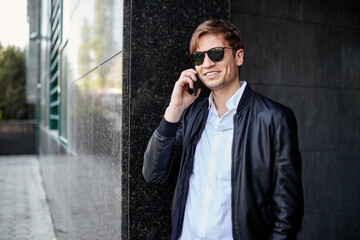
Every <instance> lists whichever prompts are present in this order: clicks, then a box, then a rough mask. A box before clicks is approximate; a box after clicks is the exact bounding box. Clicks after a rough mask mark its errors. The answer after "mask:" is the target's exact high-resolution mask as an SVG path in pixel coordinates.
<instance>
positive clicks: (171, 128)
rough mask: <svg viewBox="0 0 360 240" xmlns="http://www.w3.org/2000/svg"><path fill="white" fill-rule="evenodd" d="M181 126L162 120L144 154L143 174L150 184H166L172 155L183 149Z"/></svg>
mask: <svg viewBox="0 0 360 240" xmlns="http://www.w3.org/2000/svg"><path fill="white" fill-rule="evenodd" d="M181 135H182V134H181V124H180V123H170V122H167V121H166V120H165V119H162V121H161V123H160V125H159V127H158V128H157V129H156V130H155V131H154V133H153V135H152V136H151V138H150V140H149V142H148V145H147V148H146V150H145V153H144V163H143V168H142V174H143V176H144V178H145V180H146V182H148V183H164V182H166V181H167V179H168V177H169V174H170V172H171V171H170V170H171V168H172V164H173V163H172V154H173V152H174V151H179V150H180V149H181V144H180V143H181Z"/></svg>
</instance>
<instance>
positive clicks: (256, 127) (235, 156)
mask: <svg viewBox="0 0 360 240" xmlns="http://www.w3.org/2000/svg"><path fill="white" fill-rule="evenodd" d="M207 115H208V100H207V99H204V100H202V101H199V102H196V103H194V104H192V105H191V106H190V107H189V108H187V109H186V110H185V111H184V113H183V115H182V118H181V120H180V122H179V123H176V124H174V123H169V122H166V121H165V120H164V119H163V120H162V122H161V123H160V126H159V127H158V128H157V130H156V131H155V132H154V133H153V136H152V137H151V139H150V141H149V143H148V146H147V149H146V151H145V154H144V165H143V176H144V178H145V180H146V181H147V182H151V183H162V182H164V181H166V180H167V178H168V176H169V173H170V172H171V171H170V170H171V169H172V167H173V165H176V163H174V161H175V160H173V159H174V158H172V157H171V156H172V154H173V153H174V152H176V151H180V153H181V161H180V164H179V165H180V168H179V175H178V181H177V185H176V189H175V194H174V199H173V204H172V235H171V239H174V240H175V239H178V237H179V236H180V235H181V231H182V225H183V218H184V211H185V204H186V198H187V194H188V189H189V179H190V175H191V173H192V170H193V161H194V153H195V148H196V144H197V143H198V140H199V138H200V136H201V133H202V131H203V129H204V126H205V123H206V120H207ZM232 144H233V146H232V172H231V186H232V223H233V237H234V239H235V240H239V239H243V240H251V239H255V240H259V239H296V235H297V233H298V232H299V231H300V229H301V222H302V218H303V189H302V183H301V156H300V152H299V149H298V137H297V125H296V120H295V116H294V114H293V112H292V111H291V110H290V109H289V108H287V107H285V106H283V105H281V104H279V103H276V102H274V101H272V100H270V99H268V98H265V97H263V96H261V95H259V94H257V93H255V92H254V91H252V89H251V88H250V86H249V85H247V86H246V88H245V90H244V93H243V96H242V97H241V100H240V102H239V104H238V108H237V112H236V114H235V116H234V136H233V143H232Z"/></svg>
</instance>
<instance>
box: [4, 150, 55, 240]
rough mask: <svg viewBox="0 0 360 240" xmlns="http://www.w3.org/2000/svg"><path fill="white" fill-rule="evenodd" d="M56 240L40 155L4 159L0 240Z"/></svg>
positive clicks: (5, 157)
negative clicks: (40, 164)
mask: <svg viewBox="0 0 360 240" xmlns="http://www.w3.org/2000/svg"><path fill="white" fill-rule="evenodd" d="M27 239H29V240H30V239H36V240H56V238H55V235H54V230H53V223H52V219H51V216H50V212H49V206H48V203H47V201H46V195H45V191H44V187H43V182H42V178H41V175H40V170H39V161H38V160H37V158H36V156H34V155H29V156H25V155H24V156H0V240H27Z"/></svg>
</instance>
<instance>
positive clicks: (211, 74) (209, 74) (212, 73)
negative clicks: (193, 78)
mask: <svg viewBox="0 0 360 240" xmlns="http://www.w3.org/2000/svg"><path fill="white" fill-rule="evenodd" d="M218 73H219V72H209V73H206V74H205V76H207V77H210V76H213V75H216V74H218Z"/></svg>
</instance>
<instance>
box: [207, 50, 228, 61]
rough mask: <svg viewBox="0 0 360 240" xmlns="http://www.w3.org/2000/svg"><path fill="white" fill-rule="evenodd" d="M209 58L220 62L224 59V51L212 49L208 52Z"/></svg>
mask: <svg viewBox="0 0 360 240" xmlns="http://www.w3.org/2000/svg"><path fill="white" fill-rule="evenodd" d="M208 56H209V58H210V59H211V60H212V61H214V62H219V61H221V60H222V59H223V57H224V49H223V48H212V49H210V50H209V51H208Z"/></svg>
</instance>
